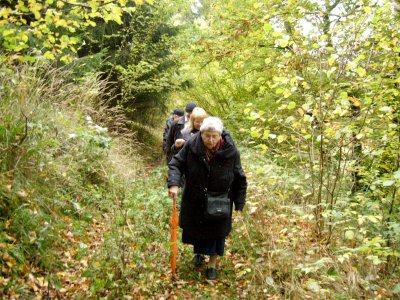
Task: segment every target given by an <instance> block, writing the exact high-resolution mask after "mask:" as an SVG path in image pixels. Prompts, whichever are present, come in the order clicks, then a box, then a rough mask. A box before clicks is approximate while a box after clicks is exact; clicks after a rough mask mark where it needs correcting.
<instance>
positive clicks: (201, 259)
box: [192, 254, 204, 267]
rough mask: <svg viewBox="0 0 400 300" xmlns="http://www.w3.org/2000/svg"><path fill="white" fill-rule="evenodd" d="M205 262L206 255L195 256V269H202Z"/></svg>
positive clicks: (193, 261) (193, 260) (193, 262)
mask: <svg viewBox="0 0 400 300" xmlns="http://www.w3.org/2000/svg"><path fill="white" fill-rule="evenodd" d="M203 262H204V255H201V254H195V255H194V257H193V259H192V264H193V265H194V266H195V267H200V266H201V265H202V264H203Z"/></svg>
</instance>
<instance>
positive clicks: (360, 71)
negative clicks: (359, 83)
mask: <svg viewBox="0 0 400 300" xmlns="http://www.w3.org/2000/svg"><path fill="white" fill-rule="evenodd" d="M356 72H357V74H358V76H360V77H365V75H366V74H367V72H366V71H365V69H364V68H361V67H358V68H357V69H356Z"/></svg>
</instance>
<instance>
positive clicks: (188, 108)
mask: <svg viewBox="0 0 400 300" xmlns="http://www.w3.org/2000/svg"><path fill="white" fill-rule="evenodd" d="M196 106H197V105H196V103H193V102H189V103H187V104H186V107H185V113H186V117H187V118H188V119H190V115H191V114H192V111H193V109H194V108H195V107H196Z"/></svg>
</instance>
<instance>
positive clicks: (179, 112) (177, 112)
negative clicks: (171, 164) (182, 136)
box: [162, 108, 185, 155]
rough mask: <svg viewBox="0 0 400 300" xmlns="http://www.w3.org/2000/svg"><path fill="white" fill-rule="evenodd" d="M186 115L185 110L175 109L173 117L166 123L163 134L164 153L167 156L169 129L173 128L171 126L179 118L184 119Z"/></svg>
mask: <svg viewBox="0 0 400 300" xmlns="http://www.w3.org/2000/svg"><path fill="white" fill-rule="evenodd" d="M184 114H185V113H184V112H183V109H180V108H175V109H174V110H173V111H172V112H171V117H170V118H169V119H168V120H167V121H166V122H165V128H164V133H163V145H162V147H163V152H164V154H165V155H166V154H167V137H168V132H169V129H170V128H171V124H172V122H173V121H175V120H177V119H178V118H179V117H182V116H183V115H184Z"/></svg>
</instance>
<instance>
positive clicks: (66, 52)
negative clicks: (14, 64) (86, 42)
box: [0, 0, 152, 62]
mask: <svg viewBox="0 0 400 300" xmlns="http://www.w3.org/2000/svg"><path fill="white" fill-rule="evenodd" d="M144 2H145V1H144V0H140V1H139V0H135V1H133V2H132V1H127V0H116V1H104V0H92V1H76V0H72V1H63V0H59V1H54V0H43V1H37V0H31V1H29V2H28V3H27V2H26V1H16V0H7V1H3V7H2V8H1V9H0V45H1V50H2V52H3V56H2V59H3V60H5V59H7V60H10V61H13V60H29V61H32V60H35V59H36V58H45V59H55V58H58V57H60V59H61V60H62V61H65V62H71V61H72V58H73V57H74V56H75V53H76V52H77V49H79V47H80V44H81V40H80V38H79V32H81V31H84V30H86V29H87V28H90V27H95V26H96V20H97V19H101V20H104V21H105V22H116V23H117V24H122V20H121V17H122V14H123V13H124V12H127V13H129V12H132V11H134V10H135V6H136V5H138V4H143V3H144ZM146 2H152V1H146Z"/></svg>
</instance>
